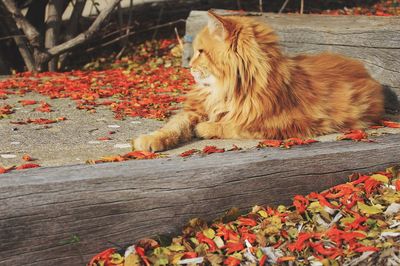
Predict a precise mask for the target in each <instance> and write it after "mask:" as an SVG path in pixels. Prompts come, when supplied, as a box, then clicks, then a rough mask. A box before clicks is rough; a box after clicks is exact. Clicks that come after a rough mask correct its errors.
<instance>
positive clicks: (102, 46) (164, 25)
mask: <svg viewBox="0 0 400 266" xmlns="http://www.w3.org/2000/svg"><path fill="white" fill-rule="evenodd" d="M180 22H186V20H185V19H178V20H175V21H171V22H168V23H165V24H161V25H157V26H153V27H150V28H147V29H144V30H140V31H132V32H130V33H129V36H132V35H135V34H138V33H143V32H147V31H152V30H154V29H157V28H158V29H160V28H164V27H168V26H172V25H174V24H177V23H180ZM121 38H126V36H122V37H121V36H119V37H117V38H115V39H113V40H110V41H108V42H105V43H103V44H100V45H98V46H95V47H91V48H88V49H86V52H91V51H94V50H96V49H98V48H104V47H106V46H108V45H111V44H113V43H116V42H118V41H119V40H121Z"/></svg>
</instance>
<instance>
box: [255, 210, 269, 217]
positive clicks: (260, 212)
mask: <svg viewBox="0 0 400 266" xmlns="http://www.w3.org/2000/svg"><path fill="white" fill-rule="evenodd" d="M257 213H258V214H259V215H260V216H261V217H263V218H267V217H268V213H267V212H266V211H264V210H260V211H258V212H257Z"/></svg>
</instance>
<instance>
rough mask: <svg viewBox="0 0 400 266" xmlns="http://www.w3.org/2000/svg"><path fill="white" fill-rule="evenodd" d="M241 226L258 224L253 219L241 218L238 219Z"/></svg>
mask: <svg viewBox="0 0 400 266" xmlns="http://www.w3.org/2000/svg"><path fill="white" fill-rule="evenodd" d="M237 221H238V222H239V224H240V225H242V226H256V225H257V222H256V221H254V220H253V219H251V218H245V217H239V218H238V219H237Z"/></svg>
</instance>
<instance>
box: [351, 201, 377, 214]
mask: <svg viewBox="0 0 400 266" xmlns="http://www.w3.org/2000/svg"><path fill="white" fill-rule="evenodd" d="M357 206H358V209H359V210H360V211H361V212H362V213H365V214H378V213H381V212H382V209H381V208H380V207H381V205H374V206H369V205H367V204H364V203H362V202H358V203H357Z"/></svg>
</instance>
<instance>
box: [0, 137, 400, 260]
mask: <svg viewBox="0 0 400 266" xmlns="http://www.w3.org/2000/svg"><path fill="white" fill-rule="evenodd" d="M399 162H400V135H388V136H383V137H380V138H378V139H377V142H376V143H361V142H360V143H355V142H350V141H349V142H347V141H340V142H331V143H316V144H313V145H310V146H302V147H295V148H293V149H290V150H281V149H272V148H269V149H262V150H251V151H246V152H228V153H224V154H213V155H209V156H205V157H199V156H198V157H193V158H190V159H182V158H171V159H156V160H145V161H128V162H123V163H111V164H101V165H78V166H69V167H53V168H43V169H32V170H29V171H20V172H19V171H18V172H12V173H9V174H4V175H1V176H0V265H32V266H39V265H40V266H44V265H84V264H85V263H86V262H87V261H88V260H89V258H90V256H92V255H93V254H94V253H97V252H99V251H101V250H103V249H105V248H108V247H111V246H115V244H112V243H117V244H119V245H121V246H125V245H128V244H130V243H133V242H134V241H135V240H137V239H139V238H142V237H149V236H155V235H157V234H169V233H171V232H177V231H178V230H179V228H180V227H181V226H182V225H183V224H184V223H186V222H187V221H188V220H189V219H190V218H193V217H201V218H204V219H207V220H211V219H213V218H216V217H218V216H220V215H221V214H222V213H223V212H224V211H225V210H227V209H229V208H231V207H234V206H235V207H239V208H241V209H244V210H248V208H250V207H251V206H253V205H255V204H260V205H264V204H268V205H277V204H287V203H290V199H291V198H292V197H293V195H295V194H306V193H309V192H311V191H320V190H323V189H325V188H328V187H330V186H332V185H335V184H338V183H340V182H343V181H345V180H346V177H347V175H348V174H350V173H352V172H354V171H361V172H370V171H375V170H380V169H384V168H385V167H387V166H391V165H394V164H396V163H399ZM74 236H78V237H79V238H80V241H79V243H69V242H70V240H71V238H73V237H74ZM108 241H110V242H108Z"/></svg>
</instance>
